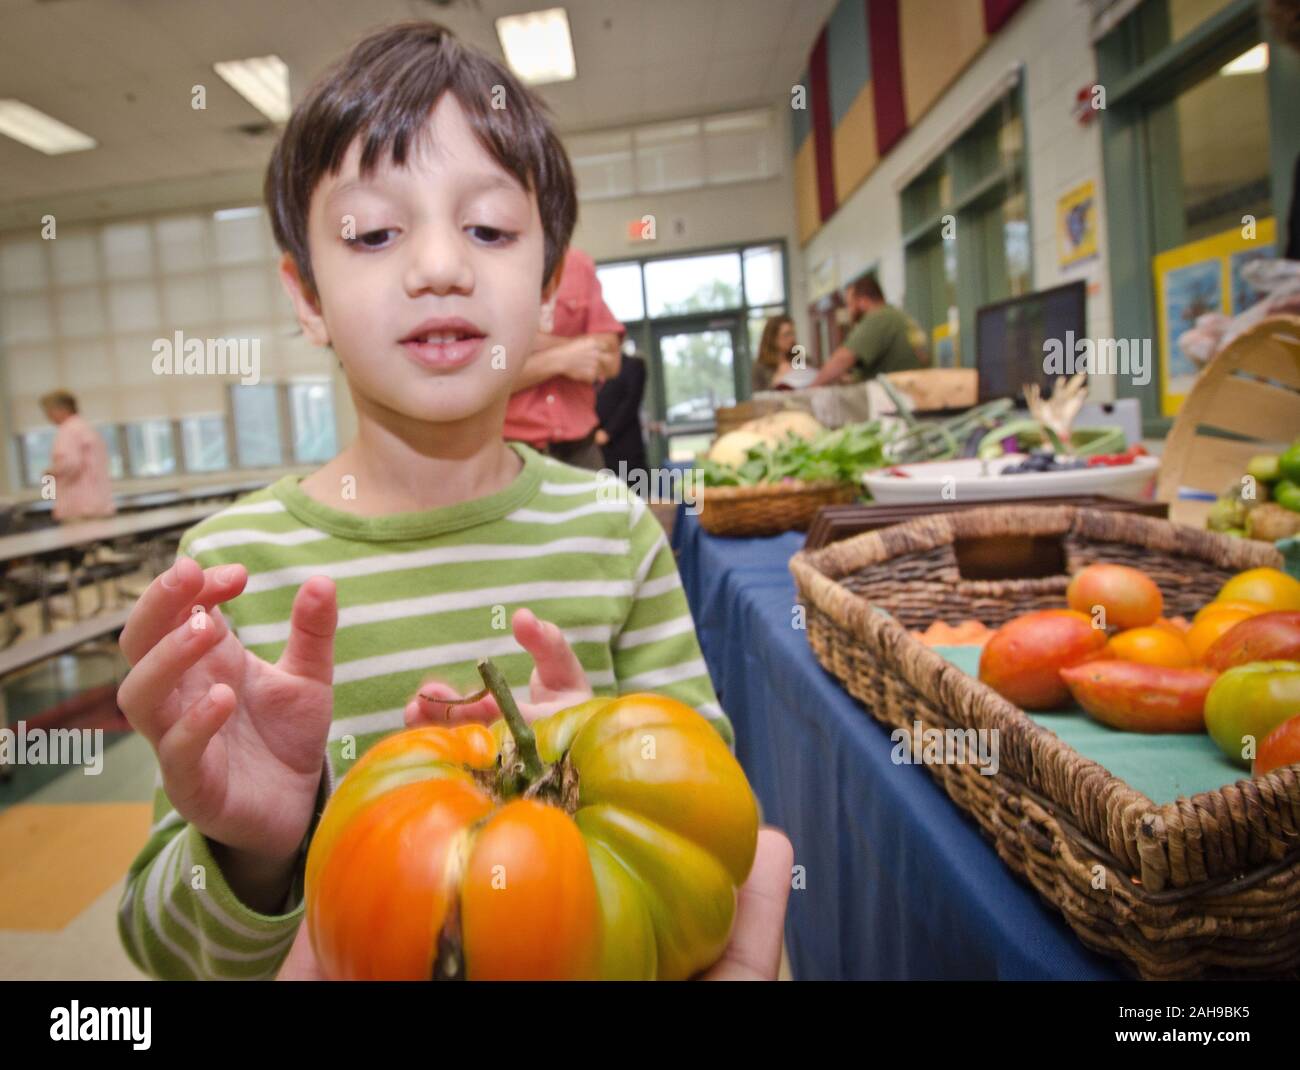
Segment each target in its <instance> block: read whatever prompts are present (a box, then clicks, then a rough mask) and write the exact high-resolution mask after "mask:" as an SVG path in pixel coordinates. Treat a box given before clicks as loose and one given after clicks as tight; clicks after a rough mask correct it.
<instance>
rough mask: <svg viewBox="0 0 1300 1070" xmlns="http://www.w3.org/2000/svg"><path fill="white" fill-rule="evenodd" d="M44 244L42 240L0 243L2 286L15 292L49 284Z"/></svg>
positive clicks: (0, 286)
mask: <svg viewBox="0 0 1300 1070" xmlns="http://www.w3.org/2000/svg"><path fill="white" fill-rule="evenodd" d="M44 245H45V243H44V242H43V241H40V240H35V241H10V242H5V243H4V244H3V245H0V288H3V289H5V290H8V291H10V292H11V293H13V292H16V291H20V290H21V291H26V290H36V289H39V288H40V287H43V286H46V285H48V284H49V281H50V280H49V270H48V268H47V266H46V263H45V249H44Z"/></svg>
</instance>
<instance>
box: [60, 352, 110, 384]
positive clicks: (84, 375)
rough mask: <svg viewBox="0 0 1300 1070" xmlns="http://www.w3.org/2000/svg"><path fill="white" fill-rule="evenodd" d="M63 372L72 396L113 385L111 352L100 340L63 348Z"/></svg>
mask: <svg viewBox="0 0 1300 1070" xmlns="http://www.w3.org/2000/svg"><path fill="white" fill-rule="evenodd" d="M63 371H64V374H65V375H66V377H67V379H68V389H69V390H71V391H72V392H73V393H74V394H76V393H78V392H79V391H85V390H87V389H92V388H93V389H99V388H102V387H111V386H112V385H113V350H112V348H111V347H110V346H109V344H108V343H107V342H106V341H104V339H102V338H88V339H86V340H85V341H82V342H78V343H77V344H76V345H71V346H64V348H63Z"/></svg>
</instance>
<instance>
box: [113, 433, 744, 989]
mask: <svg viewBox="0 0 1300 1070" xmlns="http://www.w3.org/2000/svg"><path fill="white" fill-rule="evenodd" d="M512 448H513V449H515V451H516V452H517V453H518V454H519V455H520V457H521V458H522V459H523V461H524V467H523V470H522V471H521V472H520V474H519V475H518V476H517V477H516V478H515V480H514V481H513V482H512V483H511V484H510V485H509V486H508V487H506V488H505V489H504V490H501V491H499V492H497V493H495V494H493V495H490V496H488V497H485V498H481V499H477V500H474V501H469V502H464V503H461V504H459V505H453V506H448V507H445V508H440V509H432V510H428V511H423V512H408V513H399V514H396V515H392V516H385V517H360V516H356V515H353V514H349V513H344V512H342V511H340V510H337V509H334V508H332V507H330V506H327V505H325V504H323V503H321V502H318V501H316V500H315V499H313V498H310V497H308V496H307V494H306V493H305V492H304V491H303V490H302V489H301V488H300V487H299V485H298V482H299V477H296V476H285V477H284V478H283V479H281V480H279V481H278V482H277V483H274V484H272V485H271V486H270V487H267V488H264V489H262V490H259V491H257V492H255V493H253V494H251V495H248V496H246V497H244V498H242V499H240V500H239V501H238V502H236V503H234V504H233V505H231V506H230V507H228V508H226V509H224V510H222V511H221V512H219V513H217V514H215V515H214V516H212V517H209V518H208V519H207V520H205V521H203V523H201V524H199V525H198V526H196V527H194V528H192V529H190V530H189V531H188V532H186V534H185V535H184V537H183V538H182V540H181V543H180V551H181V553H183V554H187V555H189V556H191V557H193V558H194V559H195V560H196V561H197V562H198V563H199V564H200V565H202V566H203V567H205V568H207V567H211V566H214V565H221V564H229V563H233V562H238V563H241V564H243V565H244V566H245V567H246V568H247V569H248V573H249V577H248V582H247V585H246V587H245V589H244V591H243V592H242V593H241V594H240V595H239V596H238V597H237V598H234V599H232V600H230V601H229V602H226V603H223V604H222V607H221V610H222V613H223V615H225V617H226V618H227V619H228V620H229V621H230V623H231V625H232V627H233V628H234V629H235V633H236V635H237V636H238V637H239V639H240V640H241V641H242V642H243V644H244V645H245V646H246V647H247V648H248V649H249V650H250V651H251V652H252V653H254V654H256V655H258V656H260V657H262V658H265V659H266V660H268V661H274V660H275V659H276V658H278V657H279V655H280V653H281V651H282V650H283V649H284V646H285V643H286V640H287V638H288V635H289V615H290V608H291V606H292V603H293V598H294V595H295V594H296V593H297V590H298V588H299V586H300V585H301V584H302V583H303V581H304V580H306V579H308V578H309V577H311V576H314V575H318V574H323V575H326V576H329V577H330V578H331V579H332V580H333V581H334V583H335V585H336V589H337V593H338V605H339V618H338V631H337V633H336V636H335V643H334V682H333V692H334V709H333V724H332V727H331V729H330V733H329V742H328V745H327V748H326V750H327V754H326V762H325V765H326V769H325V775H324V777H323V778H322V787H321V792H320V796H319V797H318V806H317V811H316V813H317V819H318V818H319V811H320V809H321V808H322V807H323V806H324V801H325V799H326V798H327V797H328V795H329V793H330V791H331V790H332V789H333V786H334V784H335V783H336V782H337V780H338V779H339V778H340V777H341V776H342V775H343V774H344V773H346V771H347V770H348V768H350V766H351V764H352V763H353V762H354V761H355V760H356V758H359V757H360V756H361V755H362V754H364V753H365V751H366V750H367V749H368V748H369V747H370V746H373V745H374V743H376V742H377V741H378V740H380V739H382V738H384V737H385V736H387V735H389V734H391V733H393V732H397V731H400V730H401V729H402V728H403V727H404V722H403V710H404V707H405V705H406V703H407V702H408V700H410V699H411V698H412V697H413V696H414V694H415V693H416V691H417V689H418V688H419V687H420V686H421V684H422V683H423V682H424V681H425V680H426V679H427V678H428V677H429V676H430V675H431V674H433V675H437V676H438V677H439V678H440V679H443V680H445V681H446V682H447V683H448V684H450V685H451V686H453V687H456V688H458V689H459V690H460V691H461V693H462V694H464V693H468V692H470V691H473V690H477V689H478V687H479V686H481V682H480V679H479V676H478V673H477V671H476V668H475V665H476V662H477V659H478V658H480V657H483V656H490V657H491V658H492V660H493V662H494V663H495V664H496V665H497V667H498V668H500V669H501V671H502V672H503V674H504V675H505V677H506V681H507V683H508V684H509V685H510V687H511V691H512V693H513V694H514V695H515V696H516V698H517V699H519V700H521V701H527V700H528V679H529V676H530V674H531V672H532V659H531V657H530V656H529V655H528V654H527V653H525V652H524V651H523V650H522V649H521V648H520V647H519V646H518V644H517V643H516V642H515V640H514V637H513V635H512V634H511V632H510V627H509V618H510V616H511V615H512V614H513V611H514V609H515V608H517V607H520V606H527V607H528V608H530V609H532V610H533V611H534V612H535V613H536V614H537V615H538V616H539V617H541V618H542V619H544V620H549V621H552V622H554V623H555V624H557V625H558V626H559V627H560V628H561V630H562V631H563V632H564V634H565V635H566V637H567V638H568V640H569V643H570V645H571V646H572V648H573V650H574V653H575V654H576V655H577V657H578V660H579V661H580V662H581V664H582V667H583V669H584V671H585V672H586V675H587V679H588V681H589V682H590V683H591V685H592V687H593V689H594V691H595V692H596V694H608V695H614V694H621V693H626V692H631V691H656V692H660V693H662V694H666V695H669V696H671V697H673V698H677V699H680V700H681V701H682V702H685V703H687V704H688V705H690V706H692V707H694V708H695V709H697V710H699V711H700V712H701V713H702V714H704V716H706V717H707V718H709V719H710V720H711V721H712V722H713V723H714V725H715V727H716V728H717V729H718V731H719V733H721V734H722V736H723V738H724V739H726V740H727V742H728V743H729V744H730V743H733V737H732V732H731V725H730V723H729V722H728V720H727V718H726V717H725V715H724V714H723V712H722V709H721V708H720V707H719V705H718V700H717V696H716V694H715V693H714V690H713V685H712V683H711V682H710V679H709V674H708V670H707V668H706V667H705V663H704V660H703V656H702V655H701V653H700V647H699V642H698V640H697V638H696V635H695V628H694V624H693V622H692V620H691V614H690V609H689V607H688V606H687V603H686V598H685V594H684V592H683V590H682V586H681V580H680V577H679V576H678V573H677V566H676V563H675V561H674V560H673V555H672V550H671V548H670V547H669V545H668V543H667V540H666V538H665V536H664V533H663V530H662V528H661V527H660V526H659V523H658V521H657V520H656V519H655V518H654V516H653V515H652V514H651V513H650V511H649V510H648V509H647V508H646V506H645V505H644V504H642V502H641V501H640V500H639V499H638V498H637V497H636V496H634V495H632V494H630V493H629V492H628V490H627V487H626V485H625V484H622V483H619V482H618V481H617V480H613V479H610V478H609V477H608V476H607V477H605V478H603V479H602V478H600V477H598V476H597V475H596V473H593V472H587V471H584V470H582V469H578V468H574V467H571V466H569V465H565V464H561V463H560V462H558V461H555V460H552V459H550V458H546V457H543V456H542V455H541V454H539V453H537V452H535V451H534V450H532V449H530V448H528V447H527V446H524V445H522V444H513V445H512ZM313 828H314V822H313ZM308 839H310V832H309V833H308ZM305 843H306V841H304V844H305ZM302 861H303V860H302V859H300V860H299V864H298V869H297V875H296V877H295V879H294V882H293V886H292V889H291V891H290V893H289V896H288V901H287V902H286V904H285V906H284V909H283V913H281V914H278V915H274V916H271V915H264V914H260V913H258V912H256V911H254V910H252V909H250V908H249V907H247V906H246V905H244V904H243V903H242V902H241V901H240V900H239V898H238V896H237V895H236V894H235V893H234V892H233V891H232V890H231V888H230V886H229V884H228V883H227V882H226V880H225V878H224V876H223V874H222V873H221V870H220V867H219V866H218V865H217V862H216V860H215V859H214V858H213V855H212V850H211V845H210V843H209V841H208V840H207V838H206V837H205V836H204V835H203V834H202V833H200V832H199V831H198V830H197V829H195V828H194V827H192V826H191V825H189V824H187V823H186V821H185V820H184V819H183V818H182V817H181V816H180V815H179V814H178V813H177V812H176V811H175V810H174V808H173V807H172V805H171V803H170V801H169V800H168V798H167V796H166V794H165V792H164V791H163V790H162V788H161V787H160V786H159V787H158V788H157V789H156V791H155V801H154V823H153V829H152V831H151V834H150V837H149V840H148V842H147V843H146V844H145V847H144V849H143V850H142V851H141V853H140V855H139V857H138V858H137V859H136V860H135V862H134V863H133V864H132V866H131V868H130V871H129V874H128V878H127V882H126V887H125V890H124V893H123V897H122V900H121V904H120V906H119V915H118V921H119V931H120V934H121V938H122V941H123V944H124V945H125V947H126V950H127V952H128V954H129V955H130V956H131V958H132V959H133V961H135V962H136V964H137V965H138V966H139V967H140V968H141V969H142V970H144V971H145V972H146V973H150V974H153V975H155V976H158V977H166V978H191V977H195V978H265V977H270V976H273V975H274V974H275V972H276V971H277V970H278V968H279V966H280V964H281V963H282V961H283V960H284V957H285V955H286V954H287V953H288V950H289V947H290V944H291V943H292V942H293V938H294V934H295V933H296V931H297V929H298V925H299V922H300V921H301V919H302V915H303V903H302V891H303V889H302V883H301V882H302ZM196 866H197V867H202V868H201V869H200V870H196V869H195V867H196ZM196 874H201V875H202V879H201V880H198V879H196Z"/></svg>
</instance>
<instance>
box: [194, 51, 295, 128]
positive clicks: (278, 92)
mask: <svg viewBox="0 0 1300 1070" xmlns="http://www.w3.org/2000/svg"><path fill="white" fill-rule="evenodd" d="M212 69H213V70H214V71H216V72H217V73H218V74H219V75H221V77H222V78H224V79H225V80H226V82H227V83H228V84H229V85H230V87H231V88H232V89H233V90H234V91H235V92H236V93H238V94H239V95H240V96H241V97H243V98H244V99H245V100H246V101H248V103H250V104H251V105H253V107H255V108H256V109H257V110H258V111H260V112H261V113H262V114H263V115H265V116H266V117H267V118H268V119H270V120H271V122H273V123H283V122H288V120H289V113H290V111H291V110H292V109H291V108H290V107H289V68H288V66H287V65H286V64H285V62H284V60H282V59H281V58H280V57H279V56H256V57H254V58H253V59H232V60H227V61H225V62H222V63H214V64H213V65H212Z"/></svg>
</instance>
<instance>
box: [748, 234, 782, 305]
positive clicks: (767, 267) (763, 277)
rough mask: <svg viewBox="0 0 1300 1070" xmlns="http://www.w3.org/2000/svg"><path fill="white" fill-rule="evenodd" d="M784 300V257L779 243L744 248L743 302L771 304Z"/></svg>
mask: <svg viewBox="0 0 1300 1070" xmlns="http://www.w3.org/2000/svg"><path fill="white" fill-rule="evenodd" d="M784 300H785V258H784V257H783V256H782V255H781V247H780V246H779V245H759V246H756V247H755V248H753V249H746V250H745V303H746V304H747V305H771V304H776V303H778V302H781V301H784Z"/></svg>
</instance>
